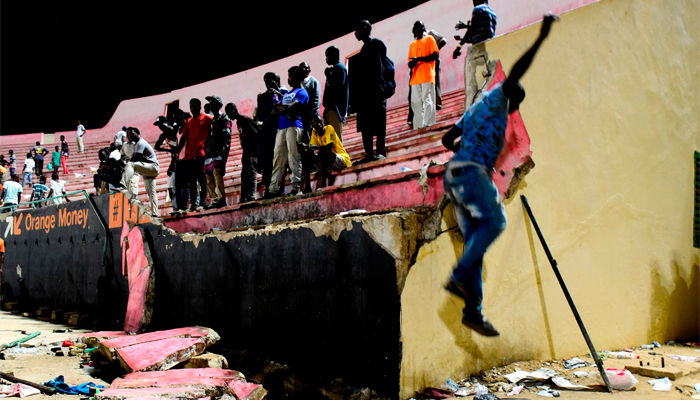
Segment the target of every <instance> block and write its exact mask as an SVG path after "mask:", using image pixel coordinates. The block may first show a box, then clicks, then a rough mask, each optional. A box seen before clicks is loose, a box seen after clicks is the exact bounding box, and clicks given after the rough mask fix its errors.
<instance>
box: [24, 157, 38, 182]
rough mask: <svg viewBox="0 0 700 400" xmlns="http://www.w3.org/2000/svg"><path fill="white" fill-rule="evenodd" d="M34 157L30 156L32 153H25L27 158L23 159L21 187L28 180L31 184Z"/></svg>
mask: <svg viewBox="0 0 700 400" xmlns="http://www.w3.org/2000/svg"><path fill="white" fill-rule="evenodd" d="M34 166H35V164H34V159H33V158H32V153H27V158H26V159H25V160H24V168H23V169H22V187H24V184H25V183H26V182H27V181H29V184H30V185H31V184H32V174H33V173H34Z"/></svg>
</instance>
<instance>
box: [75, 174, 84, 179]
mask: <svg viewBox="0 0 700 400" xmlns="http://www.w3.org/2000/svg"><path fill="white" fill-rule="evenodd" d="M75 177H76V178H84V177H85V174H75Z"/></svg>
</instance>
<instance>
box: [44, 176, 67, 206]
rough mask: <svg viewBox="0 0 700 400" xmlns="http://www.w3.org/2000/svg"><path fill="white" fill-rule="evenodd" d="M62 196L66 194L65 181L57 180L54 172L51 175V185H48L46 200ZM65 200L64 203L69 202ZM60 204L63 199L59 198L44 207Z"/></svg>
mask: <svg viewBox="0 0 700 400" xmlns="http://www.w3.org/2000/svg"><path fill="white" fill-rule="evenodd" d="M64 194H66V186H65V181H61V180H58V172H54V173H53V174H51V183H49V195H48V198H51V197H55V196H61V195H64ZM65 199H66V201H70V200H68V198H67V197H66V198H65ZM61 203H63V198H61V197H59V198H56V199H53V200H51V201H50V202H48V203H47V204H46V205H59V204H61Z"/></svg>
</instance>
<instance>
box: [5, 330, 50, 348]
mask: <svg viewBox="0 0 700 400" xmlns="http://www.w3.org/2000/svg"><path fill="white" fill-rule="evenodd" d="M22 334H26V332H22ZM39 335H41V332H34V333H32V334H30V335H27V336H25V337H23V338H22V339H19V340H15V341H14V342H11V343H8V344H4V345H2V346H0V347H2V348H4V349H9V348H11V347H15V346H19V345H20V344H22V343H24V342H26V341H28V340H30V339H33V338H35V337H37V336H39Z"/></svg>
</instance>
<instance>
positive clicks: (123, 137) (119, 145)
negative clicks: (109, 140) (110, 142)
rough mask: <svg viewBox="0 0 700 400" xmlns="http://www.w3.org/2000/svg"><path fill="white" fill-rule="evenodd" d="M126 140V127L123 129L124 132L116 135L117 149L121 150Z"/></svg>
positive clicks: (121, 131)
mask: <svg viewBox="0 0 700 400" xmlns="http://www.w3.org/2000/svg"><path fill="white" fill-rule="evenodd" d="M125 140H126V126H123V127H122V130H120V131H119V132H117V134H116V135H114V143H115V144H116V145H117V149H119V150H121V149H122V145H123V144H124V141H125Z"/></svg>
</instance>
